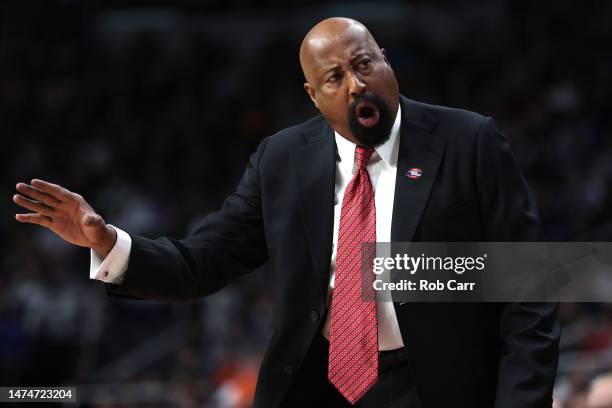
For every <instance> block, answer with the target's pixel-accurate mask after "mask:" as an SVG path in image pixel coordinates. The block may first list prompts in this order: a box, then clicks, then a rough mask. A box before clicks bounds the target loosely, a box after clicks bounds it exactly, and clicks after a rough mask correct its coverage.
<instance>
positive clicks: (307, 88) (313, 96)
mask: <svg viewBox="0 0 612 408" xmlns="http://www.w3.org/2000/svg"><path fill="white" fill-rule="evenodd" d="M304 90H305V91H306V93H307V94H308V96H310V100H311V101H312V103H314V106H316V107H317V109H319V105H318V104H317V95H316V93H315V90H314V88H313V87H312V85H310V84H309V83H308V82H305V83H304Z"/></svg>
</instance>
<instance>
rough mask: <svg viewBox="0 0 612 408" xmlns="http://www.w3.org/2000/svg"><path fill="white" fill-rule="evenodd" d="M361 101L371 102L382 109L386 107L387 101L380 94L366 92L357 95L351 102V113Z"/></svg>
mask: <svg viewBox="0 0 612 408" xmlns="http://www.w3.org/2000/svg"><path fill="white" fill-rule="evenodd" d="M361 102H369V103H371V104H373V105H374V106H376V108H378V110H382V109H385V108H386V105H385V102H384V101H383V100H382V99H381V97H380V96H378V95H376V94H373V93H366V94H361V95H357V96H356V97H355V99H353V102H351V103H350V104H349V113H351V112H355V108H356V107H357V105H359V104H360V103H361Z"/></svg>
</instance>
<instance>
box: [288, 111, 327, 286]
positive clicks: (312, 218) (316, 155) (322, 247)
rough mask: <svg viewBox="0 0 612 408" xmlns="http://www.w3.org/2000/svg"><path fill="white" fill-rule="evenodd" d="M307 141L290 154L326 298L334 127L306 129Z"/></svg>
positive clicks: (315, 262) (306, 227) (304, 218)
mask: <svg viewBox="0 0 612 408" xmlns="http://www.w3.org/2000/svg"><path fill="white" fill-rule="evenodd" d="M305 138H306V145H305V146H303V147H301V148H299V149H297V150H294V151H292V152H291V161H292V163H293V166H294V168H295V171H296V176H297V186H298V190H299V192H300V200H299V201H300V209H301V214H302V220H303V223H304V230H305V231H306V238H307V242H308V246H309V248H310V253H311V256H312V262H313V265H314V269H315V271H316V274H317V275H318V276H319V280H320V282H319V283H320V285H321V290H322V293H323V295H324V296H325V295H326V293H327V286H328V283H329V267H330V260H331V252H332V240H333V232H334V231H333V230H334V185H335V175H336V143H335V141H334V137H333V130H332V128H331V127H330V126H329V125H328V124H327V122H325V121H324V120H322V121H321V122H320V123H319V124H318V125H316V126H313V128H310V129H308V130H306V131H305ZM324 298H325V297H324Z"/></svg>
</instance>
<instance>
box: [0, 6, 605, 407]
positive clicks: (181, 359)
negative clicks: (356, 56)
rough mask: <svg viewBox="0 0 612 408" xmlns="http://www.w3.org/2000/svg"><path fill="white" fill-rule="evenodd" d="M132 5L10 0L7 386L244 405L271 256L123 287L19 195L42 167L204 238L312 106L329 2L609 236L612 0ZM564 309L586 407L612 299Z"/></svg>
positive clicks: (546, 189) (573, 220)
mask: <svg viewBox="0 0 612 408" xmlns="http://www.w3.org/2000/svg"><path fill="white" fill-rule="evenodd" d="M26 3H27V2H26ZM137 3H138V7H136V6H133V7H130V8H127V7H126V8H121V6H119V5H118V4H116V3H109V4H110V5H107V6H106V8H102V6H100V5H97V6H95V7H94V6H84V5H83V3H81V2H71V1H63V2H49V3H45V6H44V7H43V6H40V7H23V3H20V2H12V1H9V2H7V3H6V5H3V6H0V7H2V9H1V13H2V14H1V15H0V17H1V18H2V20H1V21H0V135H2V145H3V147H2V160H1V161H0V166H1V168H2V172H1V173H0V189H1V192H2V194H1V196H2V197H4V199H3V200H0V210H1V213H2V215H3V216H2V217H0V234H1V240H0V250H1V254H2V256H1V257H0V385H3V386H8V385H60V384H67V385H71V384H73V385H78V386H79V387H80V390H81V391H82V395H83V401H84V403H83V405H82V406H96V407H107V406H108V407H110V406H114V404H115V403H117V402H120V401H123V402H126V401H128V402H130V406H160V407H161V406H181V407H202V406H204V407H228V408H230V407H232V408H233V407H240V408H242V407H248V406H250V401H251V398H252V394H253V390H254V385H255V381H256V376H257V367H258V364H259V361H260V359H261V355H262V352H263V350H264V348H265V345H266V344H267V340H268V338H269V336H270V334H271V321H270V319H271V317H270V316H271V310H272V308H273V307H274V306H273V297H274V289H273V282H271V280H270V279H269V277H268V276H267V275H266V273H265V269H264V270H261V271H256V272H255V273H254V274H252V275H251V276H248V277H246V278H245V279H242V280H240V281H239V282H236V283H235V284H232V285H231V286H230V287H229V288H226V289H225V290H223V291H221V292H219V293H217V294H215V295H213V296H211V297H209V298H206V299H202V300H200V301H197V302H192V303H185V304H164V303H158V302H143V301H134V300H120V299H109V298H108V297H107V296H106V293H105V290H104V288H103V286H102V285H100V284H99V283H96V282H93V281H90V280H89V279H88V267H89V252H88V251H87V250H86V249H83V248H75V247H72V246H70V245H68V244H65V243H63V242H62V241H61V240H59V239H58V238H56V237H54V236H53V235H52V234H51V233H48V232H46V231H45V230H44V229H42V228H38V227H35V226H29V225H17V223H16V222H15V221H14V218H13V214H14V213H15V212H17V211H18V210H17V207H16V206H14V205H13V204H12V202H11V200H10V197H11V196H12V194H13V193H14V185H15V183H16V182H17V181H29V180H30V179H31V178H33V177H38V178H43V179H47V180H50V181H53V182H56V183H59V184H62V185H64V186H65V187H67V188H69V189H71V190H73V191H76V192H79V193H80V194H82V195H83V196H84V197H85V198H86V199H87V200H88V201H89V202H90V203H91V204H92V206H93V207H94V208H95V209H96V210H97V211H99V212H100V213H101V214H102V216H103V217H104V218H105V219H106V221H107V222H109V223H111V224H113V225H116V226H119V227H121V228H123V229H124V230H127V231H130V232H133V233H137V234H142V235H145V236H150V237H156V236H159V235H162V234H163V235H170V236H177V237H180V236H184V235H186V234H188V233H189V231H190V229H191V228H193V226H194V225H195V224H196V223H197V221H198V220H200V219H201V217H202V216H203V215H204V214H206V213H208V212H210V211H214V210H215V209H217V208H219V207H220V205H221V203H222V202H223V199H224V197H225V196H226V195H227V194H228V193H230V192H231V191H232V190H233V188H234V186H235V184H236V182H237V181H238V179H239V177H240V175H241V174H242V171H243V169H244V166H245V164H246V162H247V160H248V155H249V154H250V153H251V152H252V151H253V150H254V149H255V147H256V146H257V144H258V142H259V141H260V140H261V139H262V138H263V137H265V136H267V135H270V134H272V133H274V132H276V131H277V130H279V129H281V128H283V127H285V126H289V125H292V124H295V123H297V122H300V121H302V120H305V119H307V118H309V117H311V116H313V115H315V114H316V111H315V109H314V107H313V106H312V104H311V102H310V101H309V99H308V97H307V95H306V93H305V92H304V91H303V88H302V83H303V77H302V74H301V70H300V67H299V60H298V56H297V55H298V54H297V52H298V49H299V45H300V41H301V39H302V37H303V35H304V34H305V32H306V31H307V29H308V27H309V26H311V25H312V24H314V23H315V22H316V21H318V20H319V19H321V18H323V17H327V16H329V15H337V14H343V15H346V16H349V17H355V18H358V19H360V20H361V21H362V22H363V23H365V24H366V25H367V26H368V27H369V28H370V30H371V31H372V32H373V34H374V36H375V37H376V38H377V40H378V41H379V43H380V44H381V46H383V47H384V48H386V49H387V51H388V54H389V58H390V61H391V63H392V65H393V66H394V68H395V70H396V73H397V75H398V78H399V82H400V89H401V92H402V93H403V94H404V95H406V96H408V97H410V98H413V99H417V100H421V101H425V102H429V103H434V104H441V105H449V106H455V107H461V108H465V109H470V110H475V111H478V112H480V113H483V114H487V115H490V116H493V117H494V118H495V119H497V120H498V122H499V123H500V125H501V127H502V129H503V130H504V131H505V133H506V135H507V136H508V137H509V138H510V139H511V141H512V144H513V148H514V151H515V154H516V156H517V159H518V161H519V163H520V165H521V168H522V169H523V171H524V173H525V176H526V178H527V181H528V183H529V185H530V187H531V189H532V190H533V193H534V195H535V197H536V200H537V203H538V206H539V209H540V212H541V216H542V219H543V222H544V226H545V229H546V232H547V233H548V236H549V237H550V240H551V241H563V240H573V239H589V240H599V241H612V239H611V237H612V211H611V208H612V188H611V187H612V137H611V136H612V75H611V74H612V53H611V52H610V50H612V32H611V30H612V28H611V27H610V25H611V23H610V22H611V21H612V3H610V2H603V1H602V2H593V3H580V2H568V1H559V2H553V3H551V2H511V1H509V0H507V1H494V2H478V1H469V2H440V3H438V4H437V5H432V4H430V2H420V1H414V2H409V3H406V4H404V3H399V2H389V3H382V5H378V6H375V5H373V3H368V2H359V3H358V4H357V5H352V6H349V5H346V4H344V5H343V6H342V7H341V6H336V7H335V8H334V7H331V6H324V5H323V3H320V2H308V1H301V2H299V4H298V6H296V7H293V8H292V7H290V6H288V3H286V2H281V6H279V7H278V8H274V7H272V6H271V5H269V4H268V7H266V8H265V10H256V9H252V8H249V9H235V10H234V9H228V8H224V7H222V6H221V5H219V4H217V3H215V7H214V9H212V10H213V11H210V12H209V11H208V10H206V9H205V7H204V6H200V8H198V7H196V6H192V7H188V8H181V7H171V6H170V5H169V4H170V3H168V4H166V6H164V7H160V6H159V2H157V3H155V4H156V7H144V6H143V5H142V2H137ZM162 3H163V2H162ZM182 3H183V2H179V4H182ZM189 4H192V3H189ZM250 6H251V7H253V4H250ZM325 7H328V8H325ZM561 317H562V323H563V327H564V332H563V338H562V356H561V360H560V367H559V375H558V380H557V385H556V388H555V398H556V400H557V401H556V404H557V406H558V407H566V408H567V407H578V408H581V407H586V406H587V405H586V404H587V399H588V398H589V392H590V390H593V392H595V388H596V387H594V386H593V384H599V389H603V390H604V391H598V392H600V394H602V395H605V391H606V390H609V389H610V387H612V385H611V382H610V380H609V377H608V378H607V379H606V378H605V377H601V378H600V381H599V382H595V383H594V382H593V380H594V378H596V376H598V375H601V374H605V373H606V372H610V371H611V370H612V306H611V305H608V304H593V303H588V304H587V303H583V304H573V303H567V304H563V305H562V307H561ZM602 384H603V386H602ZM602 398H603V397H602ZM608 403H612V400H611V401H610V402H608ZM611 406H612V405H611Z"/></svg>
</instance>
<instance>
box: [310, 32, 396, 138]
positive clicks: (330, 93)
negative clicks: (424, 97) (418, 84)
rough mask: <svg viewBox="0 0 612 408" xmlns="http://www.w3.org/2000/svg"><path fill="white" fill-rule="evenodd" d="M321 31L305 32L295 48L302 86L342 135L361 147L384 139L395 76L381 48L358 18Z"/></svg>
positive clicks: (389, 121) (391, 113)
mask: <svg viewBox="0 0 612 408" xmlns="http://www.w3.org/2000/svg"><path fill="white" fill-rule="evenodd" d="M315 29H316V27H315ZM322 31H323V32H322V33H320V35H319V33H317V35H314V36H313V37H312V38H309V37H308V36H307V38H306V40H305V42H304V45H303V51H302V53H301V54H300V57H301V59H302V68H303V69H304V74H305V76H306V80H307V81H308V82H306V83H305V84H304V88H305V89H306V92H308V95H309V96H310V98H311V100H312V101H313V102H314V104H315V106H316V107H317V108H318V109H319V110H320V111H321V114H322V115H323V116H324V117H325V118H326V119H327V120H328V122H329V123H330V124H331V125H332V127H333V128H334V129H335V130H336V131H337V132H338V133H339V134H340V135H342V136H343V137H345V138H346V139H348V140H351V141H352V142H354V143H356V144H359V145H361V146H364V147H375V146H377V145H380V144H382V143H384V141H385V140H386V139H387V138H388V137H389V133H390V130H391V127H392V125H393V121H394V120H395V115H396V114H397V109H398V105H399V91H398V86H397V80H396V78H395V74H394V73H393V70H392V69H391V66H390V64H389V61H388V60H387V58H386V56H385V53H384V50H381V49H380V48H379V47H378V45H377V44H376V42H375V41H374V39H373V38H372V37H371V35H370V34H369V32H368V31H367V30H366V29H365V27H363V26H361V25H358V24H348V25H346V26H343V25H341V27H339V28H338V27H332V28H331V29H329V30H327V31H326V30H325V29H323V30H322ZM309 35H310V33H309Z"/></svg>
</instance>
